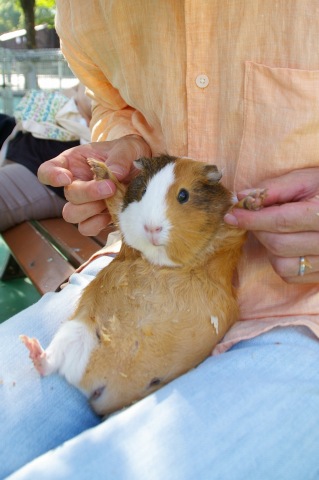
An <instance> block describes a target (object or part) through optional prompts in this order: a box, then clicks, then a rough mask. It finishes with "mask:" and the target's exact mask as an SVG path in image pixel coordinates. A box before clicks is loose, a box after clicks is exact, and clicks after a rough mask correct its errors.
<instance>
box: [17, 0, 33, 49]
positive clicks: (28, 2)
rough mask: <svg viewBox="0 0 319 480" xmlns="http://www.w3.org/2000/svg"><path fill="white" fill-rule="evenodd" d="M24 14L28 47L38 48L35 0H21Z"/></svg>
mask: <svg viewBox="0 0 319 480" xmlns="http://www.w3.org/2000/svg"><path fill="white" fill-rule="evenodd" d="M19 2H20V5H21V8H22V10H23V15H24V23H25V29H26V31H27V44H26V46H27V48H28V49H30V50H31V49H33V48H36V46H37V45H36V40H35V30H34V27H35V12H34V10H35V0H19Z"/></svg>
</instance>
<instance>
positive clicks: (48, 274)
mask: <svg viewBox="0 0 319 480" xmlns="http://www.w3.org/2000/svg"><path fill="white" fill-rule="evenodd" d="M113 230H114V227H113V226H110V227H109V228H108V229H106V230H104V231H103V232H102V233H101V234H100V235H98V236H96V237H85V236H83V235H81V234H80V233H79V231H78V229H77V227H76V226H75V225H72V224H70V223H67V222H65V221H64V220H63V219H62V218H51V219H47V220H40V221H34V220H32V221H27V222H23V223H21V224H19V225H17V226H15V227H13V228H10V229H9V230H7V231H5V232H3V233H2V237H3V239H4V241H5V242H6V244H7V245H8V247H9V249H10V252H11V257H10V258H9V259H8V262H7V264H6V267H5V269H4V272H3V274H2V275H1V279H2V280H8V279H10V278H17V277H19V276H22V275H24V276H27V277H29V278H30V280H31V282H32V283H33V285H34V286H35V287H36V289H37V290H38V291H39V292H40V294H41V295H43V294H44V293H46V292H55V291H58V290H59V289H60V286H61V284H63V283H64V282H65V281H66V280H67V279H68V278H69V276H70V275H71V274H72V273H73V272H74V271H75V270H76V268H78V267H79V266H80V265H81V264H82V263H84V262H85V261H86V260H88V259H89V258H90V257H91V255H93V254H94V253H95V252H96V251H97V250H99V249H100V248H101V247H102V246H104V245H105V243H106V240H107V236H108V234H109V233H110V232H111V231H113Z"/></svg>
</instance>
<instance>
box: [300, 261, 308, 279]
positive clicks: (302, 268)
mask: <svg viewBox="0 0 319 480" xmlns="http://www.w3.org/2000/svg"><path fill="white" fill-rule="evenodd" d="M306 267H307V261H306V259H305V257H299V271H298V275H300V277H303V276H304V274H305V271H306Z"/></svg>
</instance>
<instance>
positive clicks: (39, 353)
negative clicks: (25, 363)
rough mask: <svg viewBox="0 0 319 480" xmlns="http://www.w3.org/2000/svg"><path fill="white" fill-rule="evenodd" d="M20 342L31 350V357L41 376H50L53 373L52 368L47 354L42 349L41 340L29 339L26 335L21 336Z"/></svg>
mask: <svg viewBox="0 0 319 480" xmlns="http://www.w3.org/2000/svg"><path fill="white" fill-rule="evenodd" d="M20 340H21V341H22V342H23V343H24V345H25V346H26V347H27V349H28V350H29V353H30V355H29V357H30V358H31V360H32V362H33V365H34V366H35V368H36V370H37V371H38V372H39V373H40V375H42V376H45V375H49V374H50V373H51V368H50V365H49V363H48V361H47V356H46V352H45V350H43V348H42V347H41V345H40V342H39V340H37V339H36V338H30V337H27V336H26V335H20Z"/></svg>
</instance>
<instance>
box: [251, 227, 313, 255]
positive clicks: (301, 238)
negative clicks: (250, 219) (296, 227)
mask: <svg viewBox="0 0 319 480" xmlns="http://www.w3.org/2000/svg"><path fill="white" fill-rule="evenodd" d="M255 236H256V237H257V238H258V240H259V241H260V243H262V244H263V245H264V247H266V249H267V250H268V251H269V252H270V253H271V254H272V255H275V256H278V257H286V258H288V257H300V256H302V255H319V233H317V232H303V233H291V234H285V235H284V234H280V233H279V234H278V233H269V232H255Z"/></svg>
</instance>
